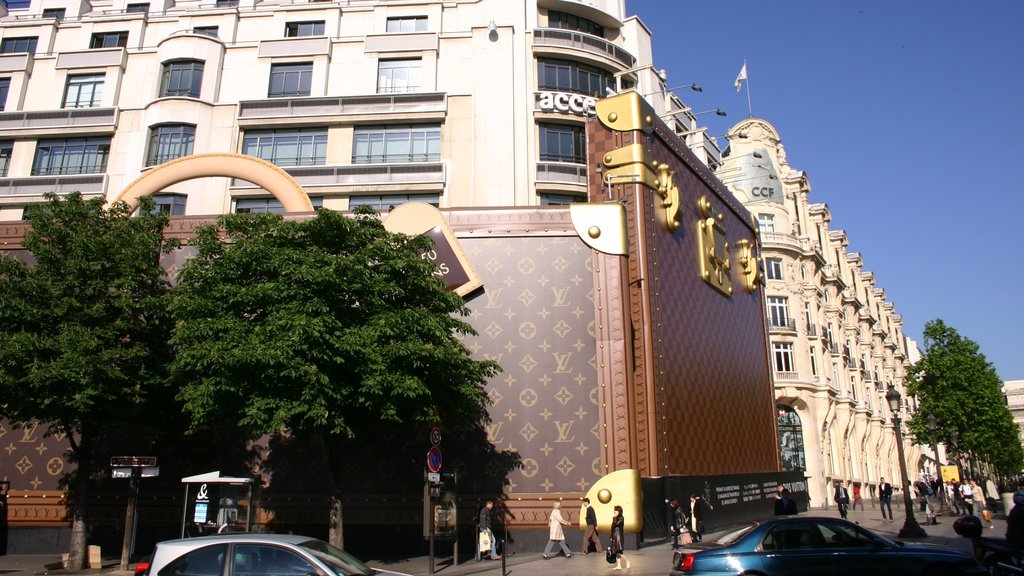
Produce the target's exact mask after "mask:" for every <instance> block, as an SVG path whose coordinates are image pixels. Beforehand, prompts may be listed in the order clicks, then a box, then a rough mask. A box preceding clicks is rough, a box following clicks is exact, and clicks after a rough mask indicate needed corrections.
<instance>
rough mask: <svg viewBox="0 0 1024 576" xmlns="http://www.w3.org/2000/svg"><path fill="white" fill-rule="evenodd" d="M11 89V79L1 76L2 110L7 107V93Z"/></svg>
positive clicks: (0, 97)
mask: <svg viewBox="0 0 1024 576" xmlns="http://www.w3.org/2000/svg"><path fill="white" fill-rule="evenodd" d="M10 91H11V79H10V78H0V112H3V111H4V109H6V108H7V95H8V94H9V93H10Z"/></svg>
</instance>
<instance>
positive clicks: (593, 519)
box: [580, 498, 604, 554]
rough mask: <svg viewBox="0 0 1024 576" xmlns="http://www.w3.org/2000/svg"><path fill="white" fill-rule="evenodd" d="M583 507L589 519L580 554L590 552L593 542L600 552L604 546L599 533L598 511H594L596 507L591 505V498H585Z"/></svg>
mask: <svg viewBox="0 0 1024 576" xmlns="http://www.w3.org/2000/svg"><path fill="white" fill-rule="evenodd" d="M583 507H584V508H585V509H586V512H584V517H585V518H586V521H587V530H586V532H584V533H583V549H582V550H580V554H586V553H587V552H590V543H591V542H593V543H594V545H595V546H597V551H598V552H600V551H601V550H603V549H604V548H603V547H602V546H601V537H600V536H598V535H597V512H594V508H593V507H592V506H591V505H590V498H584V499H583Z"/></svg>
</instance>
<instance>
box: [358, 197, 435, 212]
mask: <svg viewBox="0 0 1024 576" xmlns="http://www.w3.org/2000/svg"><path fill="white" fill-rule="evenodd" d="M406 202H425V203H427V204H432V205H433V206H434V207H435V208H436V207H438V206H440V205H441V197H440V196H438V195H437V194H408V195H389V196H352V197H350V198H349V199H348V209H349V210H355V208H356V206H369V207H371V208H373V209H374V210H376V211H377V212H385V211H388V210H391V209H393V208H394V207H396V206H400V205H402V204H405V203H406Z"/></svg>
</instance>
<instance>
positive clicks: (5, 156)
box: [0, 140, 14, 178]
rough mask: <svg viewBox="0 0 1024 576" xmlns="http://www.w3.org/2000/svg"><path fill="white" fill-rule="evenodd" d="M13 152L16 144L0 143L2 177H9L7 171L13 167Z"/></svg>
mask: <svg viewBox="0 0 1024 576" xmlns="http://www.w3.org/2000/svg"><path fill="white" fill-rule="evenodd" d="M13 151H14V142H11V141H10V140H3V141H0V177H4V178H6V177H7V169H8V168H10V167H11V152H13Z"/></svg>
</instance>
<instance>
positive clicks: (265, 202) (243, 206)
mask: <svg viewBox="0 0 1024 576" xmlns="http://www.w3.org/2000/svg"><path fill="white" fill-rule="evenodd" d="M309 203H310V204H312V205H313V210H314V211H316V210H319V209H321V208H323V207H324V199H323V198H310V199H309ZM268 212H271V213H274V214H280V213H282V212H284V205H283V204H281V201H280V200H277V199H276V198H243V199H239V200H235V214H265V213H268Z"/></svg>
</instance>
